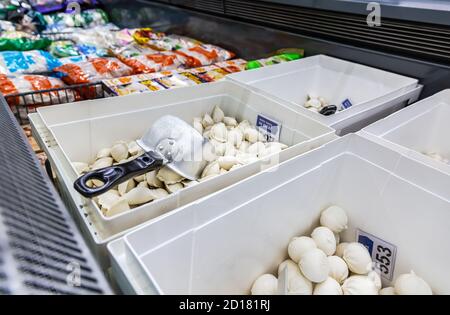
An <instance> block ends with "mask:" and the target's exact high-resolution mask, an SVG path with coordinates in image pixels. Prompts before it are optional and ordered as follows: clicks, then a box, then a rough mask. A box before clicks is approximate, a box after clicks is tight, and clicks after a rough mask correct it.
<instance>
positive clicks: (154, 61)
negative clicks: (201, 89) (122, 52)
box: [121, 51, 185, 74]
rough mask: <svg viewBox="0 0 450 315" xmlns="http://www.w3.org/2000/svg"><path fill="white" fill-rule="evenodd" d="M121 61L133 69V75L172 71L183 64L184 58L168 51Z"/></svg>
mask: <svg viewBox="0 0 450 315" xmlns="http://www.w3.org/2000/svg"><path fill="white" fill-rule="evenodd" d="M121 60H122V62H123V63H125V64H126V65H128V66H129V67H131V68H133V72H134V73H135V74H142V73H153V72H158V71H166V70H174V69H177V68H180V67H181V66H182V65H183V63H184V62H185V58H184V57H182V56H180V55H177V54H175V53H173V52H168V51H167V52H164V51H163V52H159V53H156V54H150V55H138V56H134V57H129V58H121Z"/></svg>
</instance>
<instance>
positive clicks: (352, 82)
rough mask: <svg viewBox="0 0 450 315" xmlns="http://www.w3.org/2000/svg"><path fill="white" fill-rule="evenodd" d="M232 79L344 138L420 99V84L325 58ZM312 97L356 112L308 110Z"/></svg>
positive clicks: (292, 62)
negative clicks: (346, 102) (345, 105)
mask: <svg viewBox="0 0 450 315" xmlns="http://www.w3.org/2000/svg"><path fill="white" fill-rule="evenodd" d="M227 80H231V81H235V82H239V83H243V84H247V85H249V86H251V87H252V88H253V89H255V90H257V91H262V92H264V93H267V94H269V95H272V96H275V97H277V98H278V99H280V100H283V101H285V102H286V104H288V106H290V107H291V108H293V109H294V110H296V111H298V112H301V113H303V114H306V115H308V116H310V117H312V118H314V119H316V120H318V121H320V122H322V123H324V124H326V125H327V126H330V127H332V128H334V129H336V132H337V133H338V135H344V134H346V133H349V132H356V131H358V130H360V129H361V128H363V127H365V126H367V125H369V124H370V123H372V122H374V121H376V120H378V119H380V118H383V117H386V116H387V115H390V114H392V113H393V112H395V111H397V110H399V109H401V108H403V107H404V106H405V105H407V104H409V103H411V102H413V101H415V100H417V99H418V97H419V95H420V92H421V90H422V86H420V85H418V80H416V79H412V78H408V77H405V76H401V75H398V74H395V73H391V72H387V71H383V70H379V69H375V68H371V67H368V66H363V65H360V64H356V63H353V62H348V61H344V60H340V59H336V58H332V57H328V56H325V55H317V56H313V57H308V58H304V59H300V60H296V61H291V62H287V63H282V64H278V65H273V66H270V67H264V68H260V69H255V70H250V71H244V72H241V73H235V74H232V75H229V76H227ZM308 94H314V95H317V96H322V97H324V98H325V99H326V100H328V102H329V103H330V104H334V105H337V106H338V107H339V106H340V104H341V103H342V102H343V101H344V100H346V99H349V100H350V101H351V103H352V104H353V106H352V107H350V108H348V109H346V110H343V111H340V112H337V113H336V114H334V115H330V116H324V115H321V114H319V113H315V112H312V111H310V110H308V109H306V108H305V107H304V106H303V104H304V103H305V102H306V100H307V95H308Z"/></svg>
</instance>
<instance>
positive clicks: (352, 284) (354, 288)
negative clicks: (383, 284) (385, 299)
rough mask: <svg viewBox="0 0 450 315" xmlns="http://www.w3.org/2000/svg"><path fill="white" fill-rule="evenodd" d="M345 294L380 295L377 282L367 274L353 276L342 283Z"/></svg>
mask: <svg viewBox="0 0 450 315" xmlns="http://www.w3.org/2000/svg"><path fill="white" fill-rule="evenodd" d="M342 291H343V292H344V295H378V289H377V287H376V285H375V283H374V282H373V281H372V279H370V278H369V277H367V276H351V277H349V278H348V279H347V280H345V281H344V284H343V285H342Z"/></svg>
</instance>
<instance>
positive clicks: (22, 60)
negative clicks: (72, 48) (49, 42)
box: [0, 50, 61, 75]
mask: <svg viewBox="0 0 450 315" xmlns="http://www.w3.org/2000/svg"><path fill="white" fill-rule="evenodd" d="M60 65H61V62H60V61H59V60H58V58H55V57H53V56H52V55H51V54H50V53H48V52H46V51H42V50H32V51H24V52H20V51H3V52H0V74H6V75H13V74H36V73H44V72H50V71H52V70H53V69H54V68H56V67H59V66H60Z"/></svg>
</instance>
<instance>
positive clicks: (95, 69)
mask: <svg viewBox="0 0 450 315" xmlns="http://www.w3.org/2000/svg"><path fill="white" fill-rule="evenodd" d="M54 71H55V72H58V73H60V74H62V79H63V81H64V82H66V83H67V84H82V83H94V82H99V81H101V80H104V79H111V78H118V77H122V76H127V75H131V74H132V72H133V70H132V69H131V68H130V67H128V66H126V65H125V64H123V63H122V62H120V61H119V60H118V59H117V58H93V59H89V60H87V61H83V62H78V63H69V64H65V65H62V66H60V67H57V68H55V69H54Z"/></svg>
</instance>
